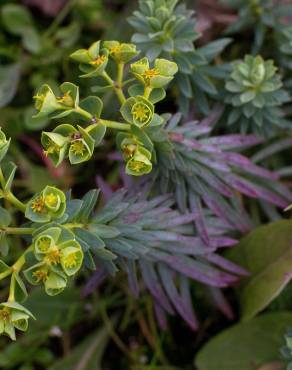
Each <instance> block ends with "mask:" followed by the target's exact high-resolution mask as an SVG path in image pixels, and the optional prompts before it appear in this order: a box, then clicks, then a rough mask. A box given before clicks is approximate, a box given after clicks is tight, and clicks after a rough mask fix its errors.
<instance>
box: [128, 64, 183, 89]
mask: <svg viewBox="0 0 292 370" xmlns="http://www.w3.org/2000/svg"><path fill="white" fill-rule="evenodd" d="M177 71H178V67H177V64H176V63H175V62H171V61H169V60H166V59H156V60H155V62H154V68H150V67H149V61H148V59H147V58H143V59H140V60H138V61H137V62H136V63H133V64H131V72H132V73H133V74H134V76H135V77H136V78H137V79H138V80H139V81H140V82H142V83H143V84H144V85H145V86H149V87H151V88H161V87H163V86H165V85H167V84H168V83H169V82H170V81H171V80H172V79H173V76H174V75H175V74H176V73H177Z"/></svg>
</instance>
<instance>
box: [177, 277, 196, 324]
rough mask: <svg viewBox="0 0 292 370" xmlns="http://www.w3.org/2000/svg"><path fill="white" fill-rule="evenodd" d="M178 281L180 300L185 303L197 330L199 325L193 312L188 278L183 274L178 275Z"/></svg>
mask: <svg viewBox="0 0 292 370" xmlns="http://www.w3.org/2000/svg"><path fill="white" fill-rule="evenodd" d="M179 282H180V293H181V297H182V301H183V302H184V304H185V307H186V309H187V312H188V315H189V317H191V318H192V321H193V323H194V324H195V326H194V330H197V329H198V327H199V323H198V320H197V317H196V315H195V312H194V307H193V303H192V297H191V291H190V290H191V288H190V282H189V279H187V278H186V277H185V276H183V275H179Z"/></svg>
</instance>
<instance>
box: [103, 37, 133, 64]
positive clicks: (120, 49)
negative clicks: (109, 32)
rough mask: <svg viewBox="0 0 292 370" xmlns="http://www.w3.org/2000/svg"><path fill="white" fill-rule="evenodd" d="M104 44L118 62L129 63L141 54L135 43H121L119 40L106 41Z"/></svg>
mask: <svg viewBox="0 0 292 370" xmlns="http://www.w3.org/2000/svg"><path fill="white" fill-rule="evenodd" d="M103 46H104V48H106V49H107V50H108V52H109V55H110V56H111V57H112V58H113V59H114V60H115V61H116V62H117V63H128V62H129V61H130V60H131V59H133V58H134V57H135V56H136V55H138V54H139V52H138V51H137V49H136V45H134V44H127V43H120V42H118V41H104V42H103Z"/></svg>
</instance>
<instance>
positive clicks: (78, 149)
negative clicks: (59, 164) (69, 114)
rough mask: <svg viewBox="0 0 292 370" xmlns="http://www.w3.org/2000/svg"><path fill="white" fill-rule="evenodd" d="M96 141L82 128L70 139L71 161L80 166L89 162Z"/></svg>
mask: <svg viewBox="0 0 292 370" xmlns="http://www.w3.org/2000/svg"><path fill="white" fill-rule="evenodd" d="M94 144H95V141H94V139H93V138H92V137H91V136H90V135H89V134H88V132H86V131H85V130H84V129H83V128H82V127H80V126H78V131H77V130H76V132H74V133H72V135H71V137H70V147H69V161H70V163H71V164H78V163H82V162H86V161H88V160H89V159H90V158H91V157H92V155H93V152H94Z"/></svg>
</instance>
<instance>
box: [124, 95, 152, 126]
mask: <svg viewBox="0 0 292 370" xmlns="http://www.w3.org/2000/svg"><path fill="white" fill-rule="evenodd" d="M120 111H121V114H122V116H123V118H124V119H125V120H126V121H127V122H129V123H132V124H134V125H136V126H138V127H139V128H141V127H147V126H149V125H150V124H151V121H152V119H153V118H154V105H153V104H152V103H151V102H150V101H149V100H148V99H146V98H144V97H143V96H135V97H131V98H129V99H127V100H126V102H125V103H124V104H123V105H122V107H121V109H120Z"/></svg>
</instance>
